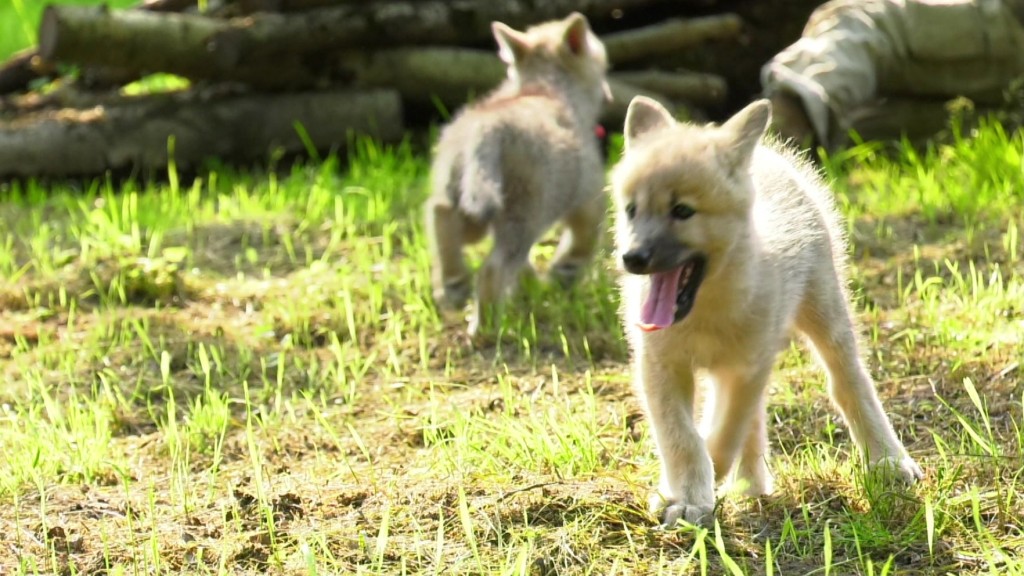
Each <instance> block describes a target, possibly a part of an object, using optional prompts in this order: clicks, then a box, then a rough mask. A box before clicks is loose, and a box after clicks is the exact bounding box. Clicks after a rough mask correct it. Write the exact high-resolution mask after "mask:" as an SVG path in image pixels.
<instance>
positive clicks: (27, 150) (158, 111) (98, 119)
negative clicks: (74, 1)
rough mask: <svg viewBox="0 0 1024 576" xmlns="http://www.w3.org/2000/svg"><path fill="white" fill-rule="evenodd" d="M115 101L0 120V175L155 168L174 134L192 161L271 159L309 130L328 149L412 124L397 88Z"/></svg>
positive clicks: (391, 136)
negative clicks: (353, 137) (405, 122)
mask: <svg viewBox="0 0 1024 576" xmlns="http://www.w3.org/2000/svg"><path fill="white" fill-rule="evenodd" d="M106 102H107V104H105V105H97V106H94V107H92V108H86V109H64V110H56V111H52V110H51V111H45V112H41V113H38V114H32V115H28V116H25V117H22V118H19V119H18V120H16V121H13V122H9V123H5V124H3V125H0V177H3V178H10V177H28V176H36V175H47V176H74V175H82V174H98V173H102V172H104V171H106V170H127V169H132V170H141V171H148V170H156V169H160V168H161V167H163V166H166V165H167V162H168V139H169V138H171V137H173V138H174V144H173V149H174V160H175V162H176V163H177V165H178V166H179V167H182V168H184V169H190V168H195V167H198V166H200V165H201V163H202V162H203V161H204V160H206V159H208V158H213V157H216V158H220V159H224V160H226V161H262V160H266V158H267V157H268V155H269V154H270V153H271V152H273V151H275V150H283V151H284V152H285V153H301V152H303V151H305V144H304V143H303V138H304V137H308V142H309V143H311V144H312V145H313V146H315V147H316V148H318V149H321V150H326V149H328V148H330V147H332V146H335V145H337V143H338V142H344V141H345V139H346V137H347V135H349V134H353V133H358V134H366V135H368V136H371V137H373V138H375V139H378V140H381V141H391V142H394V141H397V140H399V139H401V137H402V135H403V129H404V127H403V125H402V120H401V118H402V109H401V101H400V99H399V97H398V94H397V93H396V92H395V91H393V90H369V91H353V90H333V91H323V92H306V93H291V94H281V95H266V94H234V95H227V96H214V97H210V96H204V95H200V94H197V93H196V92H185V93H171V94H160V95H153V96H145V97H135V98H127V97H126V98H121V99H120V100H119V101H117V102H112V101H110V100H109V99H108V100H106ZM300 125H301V127H302V129H303V130H304V132H305V136H303V135H300V134H299V131H298V129H297V126H300Z"/></svg>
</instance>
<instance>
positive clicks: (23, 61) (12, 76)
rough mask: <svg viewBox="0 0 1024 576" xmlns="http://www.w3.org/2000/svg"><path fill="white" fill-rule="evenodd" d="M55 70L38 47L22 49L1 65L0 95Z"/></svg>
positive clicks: (160, 6)
mask: <svg viewBox="0 0 1024 576" xmlns="http://www.w3.org/2000/svg"><path fill="white" fill-rule="evenodd" d="M197 5H198V2H197V0H145V1H144V2H142V3H141V4H140V5H139V6H137V7H136V8H135V9H136V10H144V11H147V12H181V11H182V10H186V9H188V8H192V7H196V6H197ZM53 71H54V66H53V64H52V63H51V62H46V61H45V60H43V58H42V57H41V56H40V55H39V51H38V50H37V49H35V48H27V49H25V50H22V51H21V52H18V53H17V54H15V55H13V56H11V57H10V58H9V59H8V60H7V62H5V63H4V64H3V65H2V66H0V95H4V94H11V93H14V92H20V91H22V90H25V89H27V88H28V85H29V84H30V83H31V82H32V81H33V80H35V79H36V78H41V77H43V76H47V75H50V74H52V73H53ZM114 76H116V77H118V78H119V79H122V78H129V79H131V80H133V79H135V78H138V74H135V73H130V72H129V73H124V72H117V73H115V74H114ZM129 81H130V80H129Z"/></svg>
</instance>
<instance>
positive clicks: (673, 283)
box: [640, 267, 683, 330]
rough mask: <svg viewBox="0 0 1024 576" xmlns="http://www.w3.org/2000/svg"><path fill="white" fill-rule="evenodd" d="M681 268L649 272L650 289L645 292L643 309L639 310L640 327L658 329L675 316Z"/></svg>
mask: <svg viewBox="0 0 1024 576" xmlns="http://www.w3.org/2000/svg"><path fill="white" fill-rule="evenodd" d="M682 272H683V269H682V268H681V267H680V268H676V269H675V270H672V271H669V272H658V273H655V274H651V276H650V277H651V289H650V292H648V293H647V300H645V301H644V306H643V309H641V310H640V323H641V327H642V328H644V329H645V330H658V329H661V328H665V327H667V326H671V325H672V322H673V321H674V320H675V316H676V292H677V291H678V290H679V275H680V274H681V273H682Z"/></svg>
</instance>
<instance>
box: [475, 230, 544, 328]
mask: <svg viewBox="0 0 1024 576" xmlns="http://www.w3.org/2000/svg"><path fill="white" fill-rule="evenodd" d="M536 239H537V234H536V233H535V232H533V231H531V230H529V229H524V228H517V227H516V226H514V225H512V224H510V223H508V222H501V223H496V224H495V227H494V247H493V248H492V249H491V253H490V254H489V255H488V256H487V260H485V261H484V263H483V265H482V266H481V267H480V271H479V272H478V274H477V287H476V308H475V309H474V311H473V316H472V317H471V318H470V320H469V330H468V331H469V334H470V336H473V335H475V334H476V333H477V331H478V330H479V329H480V327H481V326H482V325H497V323H498V322H500V319H501V303H502V301H503V300H504V298H505V297H506V296H507V295H508V294H509V293H511V292H512V291H513V290H514V289H515V288H516V286H517V285H518V284H519V279H520V278H519V275H520V272H521V271H522V270H523V268H524V267H526V266H528V265H529V257H530V247H531V246H533V243H534V242H535V241H536Z"/></svg>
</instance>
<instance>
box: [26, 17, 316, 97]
mask: <svg viewBox="0 0 1024 576" xmlns="http://www.w3.org/2000/svg"><path fill="white" fill-rule="evenodd" d="M235 26H240V23H238V22H234V21H224V20H217V19H214V18H206V17H203V16H197V15H189V14H173V13H172V14H153V13H148V12H142V11H137V10H109V9H107V8H106V7H105V6H99V7H86V6H54V5H51V6H48V7H47V8H46V10H45V11H44V12H43V19H42V24H41V25H40V27H39V54H40V55H41V56H42V57H43V58H45V59H47V60H51V61H61V62H70V63H74V64H80V65H84V66H98V67H102V68H110V69H116V70H124V71H126V72H133V73H138V74H139V75H141V74H144V73H150V72H170V73H173V74H179V75H181V76H186V77H189V78H193V79H204V80H236V81H241V82H247V83H250V84H253V85H257V86H285V85H304V86H309V85H312V84H314V83H315V81H316V79H317V77H318V75H317V74H316V73H315V72H314V71H312V70H311V69H310V68H308V67H307V66H306V65H305V63H304V62H303V61H302V60H301V56H302V55H301V54H299V53H291V54H286V55H282V56H281V57H280V58H279V59H277V61H275V62H262V63H257V64H255V65H247V64H246V63H245V62H242V61H241V59H242V57H243V54H241V53H240V52H237V51H236V46H234V45H232V44H230V43H227V44H223V43H222V44H218V43H217V42H216V40H215V36H216V35H217V34H218V33H225V32H230V31H231V30H232V28H233V27H235Z"/></svg>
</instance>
